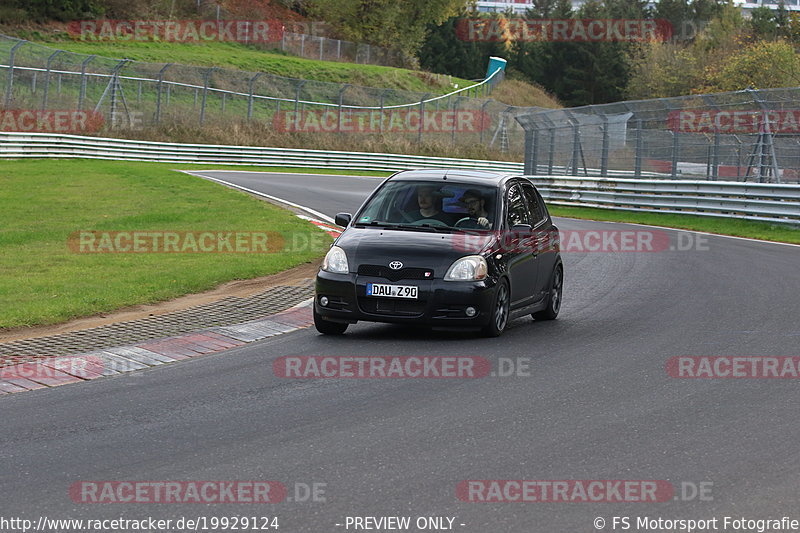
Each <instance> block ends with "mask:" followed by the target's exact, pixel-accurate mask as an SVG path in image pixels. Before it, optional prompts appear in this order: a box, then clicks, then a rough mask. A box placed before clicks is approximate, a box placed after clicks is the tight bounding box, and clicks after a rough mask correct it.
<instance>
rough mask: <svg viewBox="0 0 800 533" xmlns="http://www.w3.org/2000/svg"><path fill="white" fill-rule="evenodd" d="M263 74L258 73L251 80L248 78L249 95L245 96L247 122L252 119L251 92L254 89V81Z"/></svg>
mask: <svg viewBox="0 0 800 533" xmlns="http://www.w3.org/2000/svg"><path fill="white" fill-rule="evenodd" d="M262 74H263V72H259V73H258V74H256V75H255V76H253V77H252V78H250V79H249V80H248V82H247V85H248V91H249V94H248V96H247V120H250V119H252V118H253V90H254V87H255V83H256V80H258V78H260V77H261V75H262Z"/></svg>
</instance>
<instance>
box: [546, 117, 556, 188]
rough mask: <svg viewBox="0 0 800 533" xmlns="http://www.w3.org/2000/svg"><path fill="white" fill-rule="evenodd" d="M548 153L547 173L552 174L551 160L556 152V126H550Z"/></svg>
mask: <svg viewBox="0 0 800 533" xmlns="http://www.w3.org/2000/svg"><path fill="white" fill-rule="evenodd" d="M548 152H549V153H548V154H547V175H548V176H552V175H553V160H554V158H555V152H556V128H555V127H552V128H550V145H549V146H548Z"/></svg>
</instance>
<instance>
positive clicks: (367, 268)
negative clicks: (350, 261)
mask: <svg viewBox="0 0 800 533" xmlns="http://www.w3.org/2000/svg"><path fill="white" fill-rule="evenodd" d="M426 273H427V276H426V275H425V274H426ZM358 275H359V276H371V277H374V278H385V279H388V280H389V281H400V280H401V279H433V270H431V269H429V268H401V269H400V270H392V269H391V268H389V267H388V266H383V265H361V266H359V267H358Z"/></svg>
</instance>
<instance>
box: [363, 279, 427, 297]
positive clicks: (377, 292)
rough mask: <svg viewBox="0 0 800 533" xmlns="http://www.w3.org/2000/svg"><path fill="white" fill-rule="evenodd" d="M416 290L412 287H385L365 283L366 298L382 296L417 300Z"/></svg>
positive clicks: (378, 284)
mask: <svg viewBox="0 0 800 533" xmlns="http://www.w3.org/2000/svg"><path fill="white" fill-rule="evenodd" d="M417 293H418V288H417V287H415V286H414V285H387V284H384V283H367V296H384V297H386V298H409V299H411V300H416V299H417Z"/></svg>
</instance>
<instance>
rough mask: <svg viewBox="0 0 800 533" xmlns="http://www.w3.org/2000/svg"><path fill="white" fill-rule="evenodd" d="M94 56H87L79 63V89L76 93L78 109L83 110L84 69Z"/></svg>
mask: <svg viewBox="0 0 800 533" xmlns="http://www.w3.org/2000/svg"><path fill="white" fill-rule="evenodd" d="M95 57H96V56H93V55H91V56H89V57H87V58H86V59H84V60H83V62H82V63H81V89H80V92H79V93H78V109H79V110H81V109H83V102H84V101H85V100H86V67H87V66H89V62H90V61H91V60H92V59H94V58H95Z"/></svg>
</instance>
